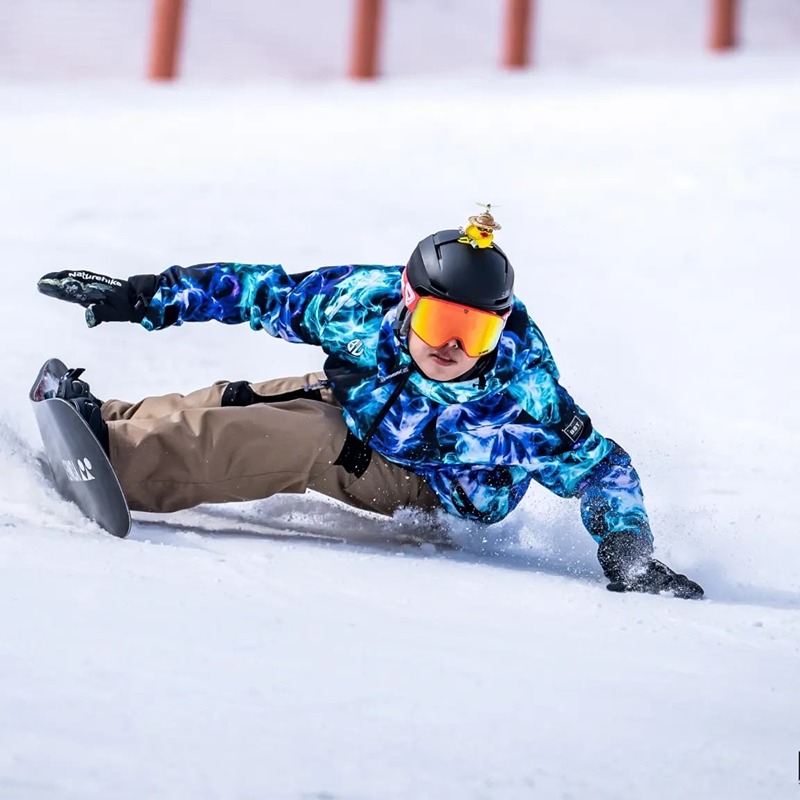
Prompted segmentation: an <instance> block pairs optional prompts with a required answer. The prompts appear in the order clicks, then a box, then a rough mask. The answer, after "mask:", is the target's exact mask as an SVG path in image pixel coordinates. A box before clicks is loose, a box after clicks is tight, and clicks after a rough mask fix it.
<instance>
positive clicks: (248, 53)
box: [0, 0, 800, 81]
mask: <svg viewBox="0 0 800 800" xmlns="http://www.w3.org/2000/svg"><path fill="white" fill-rule="evenodd" d="M177 4H178V5H181V6H183V10H184V15H183V26H182V36H181V42H182V46H181V51H180V55H179V59H178V71H179V73H180V75H181V76H182V77H184V78H185V79H186V80H189V81H195V80H201V79H202V80H239V81H254V80H258V81H263V80H269V79H276V78H293V79H302V80H331V79H336V78H339V77H341V76H343V75H345V74H346V72H347V70H348V62H349V59H350V52H351V42H352V35H353V23H354V18H355V17H356V16H357V12H358V8H359V6H362V5H364V4H363V3H359V2H358V0H296V1H295V2H292V3H287V2H283V0H184V2H182V3H177ZM732 4H733V5H734V6H735V8H736V17H737V20H736V30H737V35H738V41H739V44H740V46H741V48H743V49H746V50H747V51H748V52H751V53H761V54H775V53H780V52H787V51H795V52H796V51H797V50H798V48H800V2H797V0H736V1H734V0H732ZM159 5H162V6H164V5H173V2H172V0H167V2H166V3H164V2H163V0H161V2H159V0H1V1H0V80H9V79H11V80H18V79H25V80H47V79H58V80H75V79H85V78H90V79H107V78H139V77H142V76H143V75H144V74H145V72H146V69H147V62H148V53H149V49H150V45H151V38H152V32H153V19H154V15H155V11H156V8H157V6H159ZM378 5H379V6H380V8H381V11H382V15H381V25H380V31H381V33H380V52H379V58H378V62H379V68H380V70H381V71H382V72H383V74H385V75H387V76H391V77H398V78H401V77H405V76H417V75H426V74H435V73H464V72H466V71H476V70H479V71H481V70H487V69H492V68H494V67H496V66H498V65H499V64H500V62H501V59H502V50H503V41H504V36H505V35H506V25H507V22H506V20H507V14H508V13H509V8H510V7H511V6H513V5H514V2H513V0H512V2H507V0H491V2H486V0H382V2H381V3H379V4H378ZM719 5H721V4H720V3H719V2H717V0H670V2H668V3H662V2H643V1H642V0H531V3H530V6H531V19H530V22H529V31H528V34H529V48H530V49H529V54H530V59H531V61H532V62H533V63H534V64H535V66H536V68H537V69H542V70H551V69H554V68H564V67H581V68H589V67H590V66H591V65H592V64H593V63H596V62H598V61H609V60H611V61H615V60H629V59H641V58H642V57H645V58H663V57H676V56H677V57H695V56H697V55H699V54H701V53H703V52H705V51H706V50H707V46H708V41H709V36H710V28H711V26H712V24H713V22H712V18H713V15H714V13H715V7H716V6H719ZM722 5H724V4H722Z"/></svg>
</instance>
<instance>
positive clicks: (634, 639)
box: [0, 55, 800, 800]
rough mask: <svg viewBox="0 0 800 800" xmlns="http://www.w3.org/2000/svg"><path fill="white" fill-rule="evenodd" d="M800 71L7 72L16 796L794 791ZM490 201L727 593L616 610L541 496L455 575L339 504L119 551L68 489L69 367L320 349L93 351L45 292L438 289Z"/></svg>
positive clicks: (2, 721) (740, 795)
mask: <svg viewBox="0 0 800 800" xmlns="http://www.w3.org/2000/svg"><path fill="white" fill-rule="evenodd" d="M634 75H635V77H632V76H634ZM798 78H800V58H797V57H788V56H785V57H772V58H767V57H764V56H753V55H751V56H739V57H732V58H726V59H722V60H719V61H713V62H712V61H710V60H705V59H696V60H691V59H684V60H682V61H681V62H680V63H678V62H674V63H671V62H668V61H664V62H653V61H651V62H649V63H647V64H641V65H639V66H638V67H637V68H636V69H635V70H633V71H631V70H624V71H620V70H619V69H618V68H616V67H613V66H609V67H606V68H603V69H597V70H594V71H592V72H591V73H590V74H588V73H585V72H583V73H575V74H573V73H570V72H552V73H548V74H545V75H542V74H538V75H537V74H535V73H531V74H527V75H521V76H517V77H513V78H512V77H498V76H493V75H480V76H476V77H475V78H474V80H472V81H471V82H469V83H465V82H463V81H456V80H453V81H450V80H448V79H444V78H443V79H440V80H438V81H434V82H431V81H427V82H421V81H417V80H415V79H410V78H409V79H403V80H400V79H398V80H395V81H390V82H387V83H385V84H383V85H381V86H353V85H343V84H327V85H324V86H322V85H304V86H298V85H294V86H290V85H281V84H274V85H269V86H267V85H250V86H247V87H236V86H224V87H223V86H218V87H212V86H202V85H193V84H187V85H184V86H180V87H160V88H153V87H148V86H137V85H133V84H129V83H100V84H94V85H88V84H83V85H80V84H78V85H67V84H59V85H55V84H50V83H43V84H39V85H22V84H14V83H6V84H4V85H0V175H2V181H0V221H1V222H0V253H2V266H1V267H0V269H1V270H2V272H1V273H0V274H2V276H3V281H4V283H3V285H4V291H3V292H2V293H0V332H2V337H3V341H4V347H3V348H2V355H0V363H1V364H2V375H3V388H4V391H3V395H2V403H1V404H0V454H1V457H0V797H2V798H3V800H28V798H37V800H38V799H39V798H46V799H47V800H56V798H57V799H58V800H78V799H80V800H86V799H87V798H109V797H113V798H115V800H134V798H135V799H136V800H139V798H144V797H147V798H236V799H237V800H245V798H247V799H248V800H249V799H250V798H270V800H271V799H272V798H276V799H278V800H284V798H286V799H287V800H289V798H291V799H292V800H301V799H302V800H311V799H312V798H313V799H314V800H367V799H370V800H371V799H372V798H377V799H379V800H394V799H395V798H396V799H397V800H400V799H401V798H403V799H406V798H415V799H422V800H427V799H428V798H431V799H434V798H435V799H436V800H439V799H441V798H448V799H449V798H465V799H466V798H470V799H473V798H474V799H475V800H478V799H479V798H480V799H481V800H482V799H483V798H491V799H492V800H494V799H495V798H501V799H502V800H507V799H509V800H510V799H516V798H531V797H541V798H593V799H594V800H605V799H606V798H607V799H608V800H612V799H613V800H621V799H626V798H631V800H632V799H633V798H641V797H650V798H673V797H685V796H698V797H725V798H728V800H740V799H741V800H745V799H747V800H750V799H751V798H755V797H759V798H762V797H763V798H766V797H768V798H772V799H773V800H782V799H783V798H790V797H795V796H796V793H797V791H798V788H797V777H798V776H797V751H798V749H799V748H800V723H798V720H799V719H800V693H798V675H799V674H800V536H798V530H797V508H796V497H797V489H796V486H795V477H796V470H797V464H798V462H797V453H798V445H799V444H800V433H799V431H798V424H797V421H796V411H795V405H796V398H797V397H798V390H799V389H800V385H799V382H798V377H797V369H796V360H797V352H798V342H799V341H800V333H798V328H797V314H796V297H797V290H798V271H797V262H798V255H797V214H798V208H800V188H798V187H800V80H798ZM475 201H484V202H488V201H491V202H493V203H496V204H497V217H498V219H499V221H500V222H501V223H502V224H503V231H502V236H501V237H500V238H499V239H498V241H500V243H501V245H502V246H503V248H504V250H505V251H506V252H507V253H508V254H509V256H510V257H511V258H512V260H513V262H514V263H515V266H516V269H517V275H518V280H519V288H518V291H519V294H520V296H522V297H523V299H524V300H525V301H526V303H527V305H528V307H529V309H530V311H531V313H532V314H533V316H534V317H535V318H536V320H537V322H538V323H539V324H540V326H541V327H542V328H543V330H544V331H545V334H546V336H547V337H548V340H549V343H550V345H551V347H552V349H553V352H554V355H555V358H556V360H557V362H558V364H559V366H560V368H561V372H562V376H563V382H564V385H565V386H566V387H567V388H568V389H569V390H570V391H571V393H572V394H573V395H574V396H575V398H576V399H577V400H578V402H579V403H580V404H581V405H582V406H583V407H584V408H586V409H587V410H588V411H589V413H590V414H591V415H592V418H593V421H594V424H595V425H596V427H597V428H598V429H599V430H600V431H602V432H603V433H604V434H606V435H608V436H611V437H613V438H614V439H616V440H618V441H619V442H620V443H621V444H623V446H624V447H625V448H626V449H627V450H629V452H630V453H631V454H632V456H633V459H634V462H635V464H636V465H637V468H638V470H639V472H640V474H641V477H642V482H643V486H644V489H645V493H646V497H647V503H648V508H649V511H650V514H651V517H652V522H653V526H654V530H655V535H656V540H657V555H658V556H659V557H661V558H662V559H663V560H665V561H666V562H667V563H669V564H671V565H673V566H674V567H676V568H678V569H680V570H684V571H686V572H687V573H688V574H689V575H690V576H691V577H693V578H696V579H697V580H699V581H700V582H701V583H702V584H703V585H704V587H705V589H706V592H707V599H706V600H704V601H702V602H694V603H693V602H683V601H677V600H674V599H668V598H660V597H651V596H627V595H624V596H620V595H613V594H611V593H609V592H606V590H605V588H604V582H603V580H602V578H601V575H600V571H599V567H598V566H597V564H596V561H595V557H594V551H595V546H594V544H593V542H592V541H591V539H590V537H589V536H588V534H587V533H586V532H585V531H584V530H583V528H582V526H581V524H580V520H579V515H578V508H577V505H576V504H575V503H571V502H568V501H561V500H559V499H557V498H554V497H552V496H550V495H549V494H547V493H546V492H544V491H542V490H532V491H531V492H530V493H529V494H528V496H527V497H526V499H525V500H524V501H523V503H522V505H521V507H520V508H519V509H518V510H517V511H516V512H515V513H514V514H513V515H512V516H511V517H509V518H508V519H507V520H506V521H504V522H503V523H501V524H499V525H497V526H494V527H493V528H492V529H490V533H491V536H487V538H486V540H485V541H484V540H482V539H481V538H480V537H477V536H475V535H474V534H472V533H470V532H469V531H466V530H463V529H462V528H461V527H459V526H458V525H456V526H455V529H454V535H455V536H456V537H458V538H459V539H460V540H461V541H462V542H463V544H464V550H463V551H461V552H457V553H449V554H448V553H437V552H435V551H434V550H433V549H432V548H429V547H423V548H414V547H410V546H403V545H398V544H393V543H392V542H391V538H392V537H393V536H395V535H399V534H402V533H403V532H404V531H407V530H408V529H409V528H412V529H413V524H414V521H413V519H410V518H408V517H402V518H400V519H397V520H392V521H388V522H381V521H379V520H376V519H375V518H371V517H368V516H366V515H360V514H357V513H355V512H353V511H350V510H348V509H344V508H341V507H339V506H333V505H331V504H330V503H328V502H327V501H325V500H324V499H323V498H320V497H315V496H308V497H279V498H273V499H271V500H267V501H263V502H260V503H255V504H249V505H241V506H225V507H217V508H201V509H198V510H194V511H191V512H185V513H180V514H175V515H171V516H168V517H158V516H155V515H136V519H137V522H136V524H135V526H134V530H133V532H132V533H131V535H130V537H129V539H127V540H125V541H120V540H115V539H113V538H111V537H109V536H107V535H105V534H103V533H102V532H100V531H99V530H98V529H97V528H96V527H95V526H93V525H92V524H89V523H86V522H84V521H83V520H82V519H81V518H80V516H79V514H78V513H77V511H76V510H75V509H74V508H73V507H71V506H68V505H65V504H63V503H62V502H60V501H59V500H58V498H57V497H56V496H55V495H54V493H53V491H52V490H51V489H50V488H49V484H48V481H47V478H46V473H45V471H44V469H43V467H42V463H41V458H40V442H39V439H38V433H37V431H36V429H35V423H34V419H33V415H32V413H31V411H30V409H29V408H28V404H27V400H26V395H27V391H28V388H29V385H30V383H31V381H32V380H33V377H34V376H35V374H36V371H37V369H38V367H39V365H40V363H41V362H42V361H44V359H45V358H48V357H50V356H58V357H60V358H61V359H63V360H64V361H65V362H67V363H70V364H73V365H76V366H84V367H86V368H87V378H88V379H89V380H90V381H91V384H92V388H93V390H94V391H95V392H96V393H97V394H98V395H99V396H100V397H103V398H107V397H112V396H116V397H123V398H129V399H134V398H137V397H140V396H144V395H146V394H151V393H157V392H166V391H189V390H191V389H192V388H197V387H199V386H203V385H206V384H208V383H210V382H212V381H214V380H218V379H229V380H238V379H243V378H250V379H265V378H268V377H273V376H279V375H283V374H296V373H298V372H304V371H307V370H310V369H316V368H319V366H320V364H321V354H320V353H318V352H316V351H315V350H314V349H313V348H307V347H304V346H299V345H289V344H287V343H285V342H281V341H274V340H271V339H270V338H269V337H268V336H266V335H265V334H256V333H253V332H251V331H250V330H249V329H246V328H244V327H241V326H240V327H235V328H230V327H223V326H220V325H214V324H207V325H195V326H192V325H186V326H184V327H182V328H178V329H170V330H167V331H163V332H161V333H156V334H147V333H146V332H145V331H144V330H143V329H141V328H138V327H136V326H132V325H111V324H106V325H102V326H100V327H99V328H97V329H94V330H89V329H87V328H85V327H84V325H83V321H82V314H81V311H80V309H78V308H76V307H73V306H68V305H66V304H59V303H55V302H53V301H51V300H48V299H46V298H44V297H42V296H40V295H39V294H37V292H36V288H35V282H36V279H37V278H38V277H39V276H40V275H41V274H42V273H44V272H47V271H51V270H56V269H65V268H71V267H81V268H85V269H90V270H96V271H100V272H106V273H109V274H112V275H117V276H123V277H124V276H127V275H130V274H137V273H146V272H153V271H160V270H161V269H163V268H165V267H167V266H169V265H170V264H173V263H180V264H191V263H198V262H206V261H211V260H240V261H253V262H268V263H271V262H280V263H283V264H284V265H285V266H286V267H287V268H289V269H290V270H292V271H300V270H304V269H308V268H312V267H314V266H321V265H325V264H336V263H358V262H366V263H399V262H402V261H403V260H404V259H405V258H407V256H408V254H409V253H410V252H411V250H412V249H413V247H414V245H415V244H416V242H417V241H418V240H419V239H420V238H422V237H423V236H425V235H427V234H428V233H430V232H431V231H433V230H436V229H439V228H443V227H449V226H451V225H458V224H461V223H463V221H464V220H465V218H466V216H467V215H468V214H469V213H473V211H474V210H475V208H476V206H474V202H475ZM304 534H306V535H305V536H304Z"/></svg>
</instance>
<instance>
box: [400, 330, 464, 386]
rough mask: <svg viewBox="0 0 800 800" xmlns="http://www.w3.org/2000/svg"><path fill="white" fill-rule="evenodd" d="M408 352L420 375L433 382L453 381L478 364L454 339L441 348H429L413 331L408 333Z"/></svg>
mask: <svg viewBox="0 0 800 800" xmlns="http://www.w3.org/2000/svg"><path fill="white" fill-rule="evenodd" d="M408 352H409V353H410V354H411V358H413V359H414V363H415V364H416V365H417V366H418V367H419V368H420V371H421V372H422V374H423V375H425V377H427V378H430V379H431V380H433V381H454V380H455V379H456V378H460V377H461V376H462V375H465V374H466V373H467V372H469V371H470V370H471V369H472V367H473V366H475V364H476V363H477V362H478V359H477V358H471V357H470V356H468V355H467V354H466V353H465V352H464V351H463V350H462V349H461V345H460V344H459V343H458V341H457V340H456V339H451V340H450V341H449V342H445V343H444V344H443V345H442V346H441V347H431V346H430V345H428V344H425V342H423V341H422V339H420V338H419V336H417V334H416V333H414V331H409V332H408Z"/></svg>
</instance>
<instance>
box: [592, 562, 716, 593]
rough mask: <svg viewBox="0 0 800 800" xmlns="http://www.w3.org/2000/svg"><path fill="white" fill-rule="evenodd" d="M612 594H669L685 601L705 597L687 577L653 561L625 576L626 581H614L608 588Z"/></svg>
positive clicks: (701, 588)
mask: <svg viewBox="0 0 800 800" xmlns="http://www.w3.org/2000/svg"><path fill="white" fill-rule="evenodd" d="M606 588H607V589H608V590H609V591H610V592H648V593H650V594H660V593H661V592H668V593H669V594H672V595H674V596H675V597H681V598H683V599H685V600H695V599H698V598H700V597H702V596H703V587H702V586H700V584H699V583H695V582H694V581H692V580H689V578H687V577H686V576H685V575H680V574H678V573H677V572H673V571H672V570H671V569H670V568H669V567H668V566H667V565H666V564H662V563H661V562H660V561H656V560H655V559H651V560H650V561H648V562H647V564H645V565H644V566H643V567H641V568H640V569H638V570H636V571H635V572H632V573H630V574H628V575H626V576H625V578H624V580H620V581H612V582H611V583H609V584H608V586H607V587H606Z"/></svg>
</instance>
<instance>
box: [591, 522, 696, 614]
mask: <svg viewBox="0 0 800 800" xmlns="http://www.w3.org/2000/svg"><path fill="white" fill-rule="evenodd" d="M597 559H598V561H599V562H600V565H601V566H602V567H603V572H604V573H605V576H606V577H607V578H608V580H609V581H610V583H609V584H608V587H607V588H608V590H609V591H611V592H648V593H650V594H660V593H661V592H669V593H671V594H673V595H674V596H675V597H681V598H685V599H695V598H699V597H702V596H703V589H702V587H701V586H700V585H699V584H697V583H695V582H694V581H692V580H689V578H687V577H686V576H685V575H680V574H678V573H677V572H674V571H673V570H671V569H670V568H669V567H668V566H667V565H666V564H662V563H661V562H660V561H656V560H655V559H654V558H653V545H652V543H651V542H650V540H649V539H646V538H645V537H643V536H637V535H636V534H635V533H612V534H611V535H610V536H608V537H606V538H605V539H604V540H603V542H602V543H601V544H600V547H599V548H598V550H597Z"/></svg>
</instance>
